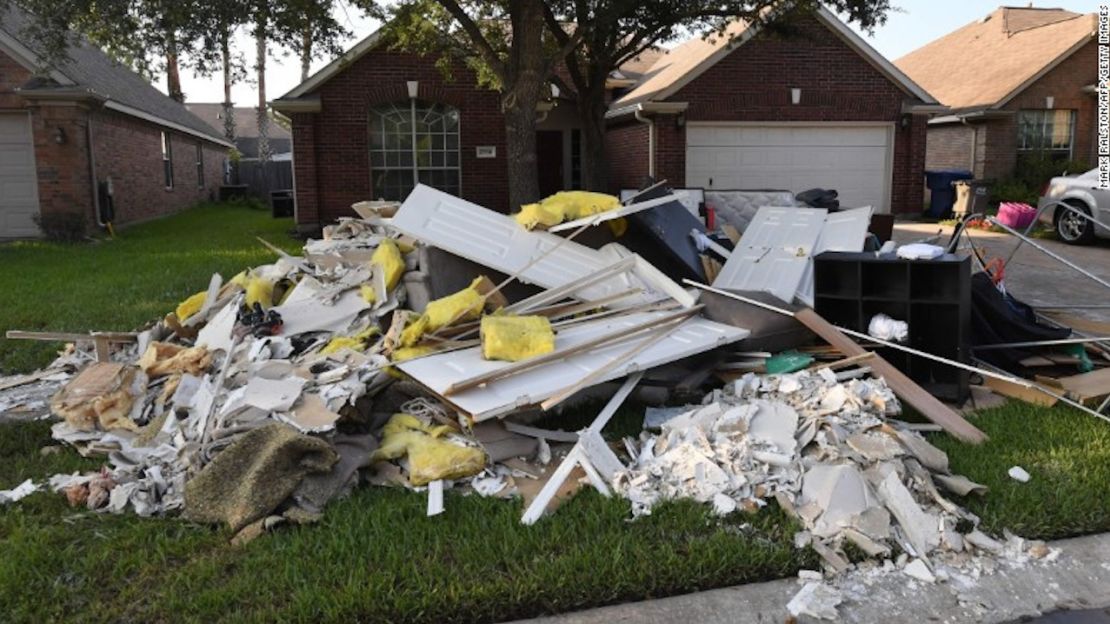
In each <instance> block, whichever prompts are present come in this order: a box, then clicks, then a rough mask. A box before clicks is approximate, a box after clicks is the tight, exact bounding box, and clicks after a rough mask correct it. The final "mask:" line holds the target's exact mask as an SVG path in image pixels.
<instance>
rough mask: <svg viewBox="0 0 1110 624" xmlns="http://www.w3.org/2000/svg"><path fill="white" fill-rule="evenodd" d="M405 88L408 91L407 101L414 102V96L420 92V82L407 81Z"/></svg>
mask: <svg viewBox="0 0 1110 624" xmlns="http://www.w3.org/2000/svg"><path fill="white" fill-rule="evenodd" d="M405 86H407V87H408V89H409V99H412V100H415V99H416V94H417V93H418V92H419V91H420V81H418V80H409V81H408V82H406V83H405Z"/></svg>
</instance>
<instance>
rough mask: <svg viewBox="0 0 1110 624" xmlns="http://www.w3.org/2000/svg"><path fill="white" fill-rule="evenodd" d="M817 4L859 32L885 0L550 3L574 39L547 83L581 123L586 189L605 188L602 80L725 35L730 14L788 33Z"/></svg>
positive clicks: (558, 25)
mask: <svg viewBox="0 0 1110 624" xmlns="http://www.w3.org/2000/svg"><path fill="white" fill-rule="evenodd" d="M821 4H824V5H825V6H827V7H828V8H829V9H830V10H832V11H834V12H837V13H840V14H842V15H846V16H847V18H848V19H849V20H850V21H853V22H856V23H857V24H859V25H860V26H861V27H863V28H864V29H868V30H870V29H872V28H874V27H875V26H876V25H879V24H882V23H883V22H884V21H885V19H886V15H887V13H888V12H889V11H890V10H891V8H890V2H889V0H825V1H824V2H818V1H817V0H795V1H794V2H792V3H791V5H790V9H789V11H786V12H783V11H775V10H774V8H775V7H776V6H780V5H782V2H780V1H779V0H723V1H722V0H715V1H709V2H706V1H697V0H553V1H549V2H546V3H545V12H544V19H545V23H546V25H547V27H548V29H549V31H550V32H551V33H552V35H553V36H554V38H555V40H556V41H557V42H558V43H559V44H560V45H566V44H567V43H569V42H571V40H572V38H573V37H575V36H577V37H578V38H579V41H578V44H577V45H576V46H574V47H573V49H572V51H571V52H570V53H569V54H568V55H567V56H566V58H565V67H566V72H565V77H564V75H562V74H556V75H555V76H553V77H552V80H553V81H554V82H555V83H556V84H557V85H558V86H559V87H560V90H561V91H563V92H564V93H565V94H567V95H569V96H570V97H572V98H573V99H574V102H575V107H576V109H577V112H578V117H579V118H580V121H581V124H582V181H583V185H584V186H585V187H586V188H587V189H591V190H598V191H605V190H608V184H607V179H606V170H607V167H606V159H607V155H606V152H605V112H606V111H607V110H608V104H609V103H608V98H607V92H606V83H607V81H608V80H609V78H610V76H611V75H612V74H613V72H615V71H616V70H618V69H619V68H620V67H621V66H622V65H624V64H625V63H627V62H629V61H631V60H633V59H635V58H636V57H638V56H640V55H641V54H643V53H644V52H645V51H648V50H651V49H653V48H656V47H658V46H660V44H663V43H666V42H668V41H673V40H674V39H676V38H678V37H679V36H680V35H682V34H684V33H686V32H690V31H694V32H699V31H700V32H705V33H706V35H705V36H707V37H721V36H726V35H725V34H724V33H725V28H726V27H727V26H728V25H729V24H730V23H732V22H734V21H735V20H736V19H744V20H747V21H748V22H750V23H752V24H756V25H759V26H761V27H765V28H769V29H773V30H777V31H779V32H780V34H784V35H789V33H790V30H791V28H790V25H791V22H792V21H793V20H794V19H796V18H798V17H801V16H804V15H807V14H811V13H812V12H813V11H815V10H816V9H817V7H818V6H819V5H821Z"/></svg>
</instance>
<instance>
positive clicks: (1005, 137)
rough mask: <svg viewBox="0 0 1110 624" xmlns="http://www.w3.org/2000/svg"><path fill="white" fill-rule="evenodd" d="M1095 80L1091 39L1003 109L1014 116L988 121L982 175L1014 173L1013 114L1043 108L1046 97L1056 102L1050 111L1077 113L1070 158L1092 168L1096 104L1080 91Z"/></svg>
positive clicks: (1095, 59)
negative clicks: (985, 166)
mask: <svg viewBox="0 0 1110 624" xmlns="http://www.w3.org/2000/svg"><path fill="white" fill-rule="evenodd" d="M1097 79H1098V49H1097V45H1096V42H1095V40H1094V39H1091V41H1090V43H1088V44H1087V45H1085V46H1083V47H1082V48H1080V49H1079V50H1077V51H1076V52H1075V53H1074V54H1072V55H1071V56H1070V57H1068V58H1067V59H1065V60H1064V61H1063V62H1061V63H1060V64H1059V65H1057V66H1056V67H1055V68H1053V69H1052V71H1050V72H1048V73H1047V74H1045V75H1044V76H1041V77H1040V78H1039V79H1037V81H1036V82H1034V83H1033V84H1031V85H1029V87H1028V88H1026V89H1025V90H1024V91H1022V92H1021V93H1019V94H1018V95H1017V97H1015V98H1014V99H1013V100H1011V101H1010V102H1008V103H1007V104H1006V106H1004V107H1003V110H1006V111H1012V112H1014V113H1015V116H1013V117H1008V118H1005V119H1003V120H999V121H994V122H991V124H990V127H991V131H990V135H989V138H988V141H989V142H988V150H987V152H988V153H987V169H986V171H985V172H984V175H985V176H986V177H988V178H996V179H997V178H1004V177H1007V176H1009V175H1011V174H1012V173H1013V171H1014V165H1015V164H1016V163H1017V117H1016V113H1017V111H1020V110H1021V109H1023V108H1024V109H1043V108H1045V98H1046V97H1048V96H1052V97H1053V98H1054V100H1055V101H1054V102H1053V108H1055V109H1058V110H1064V109H1067V110H1074V111H1076V119H1075V140H1074V143H1073V145H1072V158H1074V159H1077V160H1083V161H1086V162H1087V164H1089V165H1091V166H1092V167H1093V166H1095V163H1096V158H1095V150H1096V142H1095V132H1096V116H1097V113H1098V101H1097V100H1096V99H1095V97H1094V96H1093V95H1091V94H1088V93H1083V92H1082V88H1083V87H1084V86H1086V85H1091V84H1095V82H1096V81H1097Z"/></svg>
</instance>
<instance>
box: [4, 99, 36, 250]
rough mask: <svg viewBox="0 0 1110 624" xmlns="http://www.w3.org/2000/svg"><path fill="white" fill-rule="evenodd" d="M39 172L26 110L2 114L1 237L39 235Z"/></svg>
mask: <svg viewBox="0 0 1110 624" xmlns="http://www.w3.org/2000/svg"><path fill="white" fill-rule="evenodd" d="M38 213H39V189H38V175H37V174H36V172H35V148H34V145H33V143H32V142H31V122H30V118H29V117H28V116H27V114H26V113H12V114H0V238H28V237H35V236H38V235H39V228H38V226H37V225H36V224H35V216H36V215H38Z"/></svg>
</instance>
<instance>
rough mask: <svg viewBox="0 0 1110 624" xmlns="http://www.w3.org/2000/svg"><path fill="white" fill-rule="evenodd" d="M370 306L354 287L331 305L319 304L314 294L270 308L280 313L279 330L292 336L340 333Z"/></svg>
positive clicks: (348, 327)
mask: <svg viewBox="0 0 1110 624" xmlns="http://www.w3.org/2000/svg"><path fill="white" fill-rule="evenodd" d="M368 309H370V304H369V303H367V302H366V300H365V299H363V298H362V295H361V294H360V293H359V291H358V290H349V291H347V292H345V293H343V294H341V295H339V296H338V297H337V298H336V299H335V301H334V302H333V303H332V304H331V305H325V304H322V303H321V302H320V301H319V300H317V299H316V298H309V297H306V298H305V299H304V300H300V301H294V302H292V303H290V302H288V301H286V302H285V303H283V304H281V305H280V306H277V307H275V308H274V310H275V311H276V312H277V313H278V314H280V315H281V320H282V325H283V327H282V334H284V335H286V336H296V335H297V334H304V333H308V332H317V331H323V332H331V333H344V332H346V331H347V330H348V329H350V327H351V324H352V323H354V321H355V319H356V318H358V315H359V314H361V313H362V312H363V311H364V310H368Z"/></svg>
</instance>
